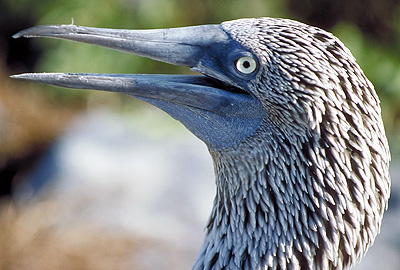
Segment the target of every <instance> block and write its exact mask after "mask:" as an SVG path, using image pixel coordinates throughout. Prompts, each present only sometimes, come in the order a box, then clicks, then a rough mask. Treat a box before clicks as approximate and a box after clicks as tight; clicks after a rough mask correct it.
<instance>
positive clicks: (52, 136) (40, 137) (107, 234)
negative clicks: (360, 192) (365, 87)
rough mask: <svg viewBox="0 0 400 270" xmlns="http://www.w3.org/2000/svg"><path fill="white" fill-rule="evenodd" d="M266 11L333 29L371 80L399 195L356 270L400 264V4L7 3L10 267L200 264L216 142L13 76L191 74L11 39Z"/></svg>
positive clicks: (237, 0) (1, 195) (1, 255)
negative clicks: (48, 30) (42, 29)
mask: <svg viewBox="0 0 400 270" xmlns="http://www.w3.org/2000/svg"><path fill="white" fill-rule="evenodd" d="M259 16H270V17H284V18H290V19H295V20H299V21H302V22H305V23H308V24H311V25H314V26H318V27H321V28H323V29H325V30H328V31H330V32H333V33H334V34H335V35H336V36H338V37H339V38H340V39H341V40H342V41H343V42H344V44H345V45H346V46H347V47H348V48H349V49H350V50H351V51H352V53H353V54H354V56H355V57H356V59H357V61H358V63H359V64H360V66H361V67H362V69H363V70H364V72H365V74H366V75H367V77H368V78H369V79H370V80H371V81H372V83H373V84H374V85H375V88H376V90H377V92H378V94H379V96H380V99H381V102H382V109H383V118H384V123H385V127H386V132H387V135H388V137H389V142H390V147H391V153H392V160H393V162H392V165H391V173H392V178H393V192H392V197H391V200H390V209H389V211H388V213H387V214H386V216H385V219H384V223H383V226H382V233H381V235H380V236H379V237H378V239H377V241H376V244H375V245H374V246H373V247H372V248H371V250H370V251H369V252H368V254H367V256H366V258H365V259H364V260H363V261H362V264H361V265H359V266H357V267H356V269H364V270H365V269H381V268H382V267H384V269H400V256H399V255H400V210H399V198H400V197H399V196H400V186H399V178H400V166H398V165H399V156H400V106H399V104H400V1H399V0H380V1H374V0H353V1H347V0H304V1H297V0H247V1H243V0H222V1H214V0H197V1H186V0H161V1H155V0H112V1H111V0H110V1H105V0H86V1H81V0H70V1H64V0H62V1H61V0H51V1H50V0H35V1H28V0H0V201H1V204H0V269H190V267H191V265H192V263H193V262H194V260H195V257H196V254H197V252H198V250H199V248H200V246H201V243H202V239H203V236H204V226H205V224H206V221H207V217H208V214H209V212H210V210H211V205H212V200H213V197H214V192H215V191H214V176H213V168H212V162H211V158H210V157H209V155H208V152H207V149H206V147H205V146H204V145H203V144H202V143H201V142H200V141H199V140H197V139H196V138H194V136H193V135H191V134H190V133H189V132H188V131H186V130H185V129H184V128H183V127H182V126H181V125H180V124H179V123H178V122H176V121H174V120H172V119H171V118H169V117H168V116H166V115H165V114H164V113H162V112H160V111H159V110H157V109H155V108H153V107H151V106H149V105H146V104H144V103H142V102H139V101H137V100H134V99H131V98H127V97H124V96H120V95H115V94H111V93H101V92H96V91H79V90H70V89H69V90H67V89H61V88H53V87H48V86H44V85H39V84H29V83H24V82H18V81H13V80H11V79H9V78H8V76H9V75H12V74H16V73H21V72H45V71H47V72H93V73H182V74H183V73H190V71H189V70H188V69H186V68H180V67H176V66H171V65H167V64H163V63H159V62H155V61H152V60H148V59H144V58H140V57H137V56H133V55H127V54H123V53H120V52H115V51H111V50H107V49H103V48H98V47H95V46H90V45H85V44H79V43H74V42H67V41H59V40H49V39H17V40H15V39H13V38H12V35H13V34H15V33H16V32H18V31H20V30H22V29H24V28H27V27H30V26H34V25H40V24H70V23H74V24H76V25H85V26H94V27H107V28H132V29H141V28H166V27H179V26H189V25H197V24H213V23H220V22H221V21H226V20H231V19H237V18H243V17H259Z"/></svg>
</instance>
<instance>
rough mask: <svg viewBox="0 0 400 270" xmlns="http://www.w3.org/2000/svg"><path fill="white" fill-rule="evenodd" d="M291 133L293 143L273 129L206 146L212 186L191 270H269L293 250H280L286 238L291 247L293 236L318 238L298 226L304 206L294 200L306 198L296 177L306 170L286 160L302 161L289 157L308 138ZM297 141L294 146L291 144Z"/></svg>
mask: <svg viewBox="0 0 400 270" xmlns="http://www.w3.org/2000/svg"><path fill="white" fill-rule="evenodd" d="M294 137H296V140H297V141H296V142H294V141H293V140H292V138H290V137H288V136H279V135H278V136H277V132H271V133H270V134H265V133H264V138H260V137H255V138H252V139H251V140H248V141H247V142H244V143H243V144H241V145H239V146H237V147H235V148H231V149H229V150H227V149H224V151H213V150H210V153H211V155H212V157H213V161H214V169H215V174H216V184H217V191H216V198H215V201H214V206H213V209H212V213H211V216H210V220H209V222H208V226H207V236H206V240H205V243H204V246H203V248H202V250H201V252H200V255H199V257H198V260H197V262H196V264H195V266H194V268H193V269H196V270H198V269H261V268H262V269H269V268H268V267H266V266H267V265H269V266H270V267H271V269H274V268H275V267H276V263H277V260H276V258H282V259H284V260H286V258H287V257H288V256H287V254H285V252H292V251H288V250H285V248H286V249H287V247H288V243H289V246H290V247H293V245H295V243H294V242H295V240H296V239H297V240H298V239H301V238H304V237H305V236H306V237H307V240H309V239H317V238H318V236H317V233H316V232H315V230H314V231H312V230H309V229H308V227H309V224H306V226H305V228H304V229H303V228H302V226H304V225H300V224H301V223H299V219H300V216H301V211H303V212H304V211H305V212H307V211H308V210H307V208H306V207H302V206H301V205H299V201H301V200H304V201H307V200H309V199H308V198H299V192H298V189H301V188H304V189H307V183H306V182H305V181H301V179H305V177H306V172H305V171H302V170H301V169H299V168H306V167H307V165H306V164H291V163H290V161H293V160H297V162H300V163H302V162H304V163H306V162H307V160H306V159H305V158H304V157H298V158H296V157H293V155H298V154H300V153H301V149H300V148H302V145H303V144H304V142H305V141H307V140H306V139H304V140H301V138H300V137H299V136H297V135H296V136H293V138H294ZM296 145H298V146H299V149H293V147H295V146H296ZM294 150H295V151H294ZM297 178H300V179H297ZM299 180H300V182H301V183H298V182H299ZM296 181H297V182H296ZM300 184H302V185H303V186H300ZM296 185H299V186H296ZM296 222H297V223H298V224H296ZM307 222H308V221H307ZM311 225H312V226H316V224H311ZM296 226H297V227H296ZM299 232H300V234H303V232H304V234H305V235H299ZM282 248H283V249H282ZM298 249H299V250H302V247H299V248H298ZM307 252H310V250H308V251H307ZM309 256H310V257H311V256H312V255H311V254H309ZM285 263H286V262H285ZM229 265H230V266H229ZM274 265H275V267H274ZM281 265H282V263H281ZM213 267H214V268H213Z"/></svg>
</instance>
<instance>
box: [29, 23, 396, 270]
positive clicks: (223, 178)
mask: <svg viewBox="0 0 400 270" xmlns="http://www.w3.org/2000/svg"><path fill="white" fill-rule="evenodd" d="M220 27H221V29H222V30H223V32H224V33H225V34H226V35H227V36H228V39H226V38H225V37H222V36H223V35H221V33H219V32H218V34H219V36H218V40H221V41H219V43H216V44H218V46H220V44H227V42H228V41H226V40H229V42H235V44H238V48H239V49H238V50H239V51H240V53H242V54H245V55H246V56H248V55H253V56H254V58H255V59H256V63H258V67H257V70H256V71H255V73H254V74H253V75H252V76H247V75H246V76H245V75H243V74H242V75H237V74H236V75H232V74H233V73H232V72H230V71H229V68H218V69H217V68H215V63H214V62H212V61H214V59H212V60H210V59H211V58H204V57H203V56H202V57H203V58H200V60H199V61H198V62H196V64H193V63H192V62H191V63H190V64H188V63H186V62H185V63H184V64H185V65H189V66H191V67H193V69H195V70H198V71H200V72H202V73H204V74H206V75H208V76H210V77H213V78H215V79H216V80H218V81H222V82H223V83H224V85H227V86H221V85H218V87H217V88H218V89H223V90H224V91H225V92H224V93H225V94H228V92H226V91H229V95H231V94H232V93H236V92H239V93H238V94H235V95H236V97H239V96H238V95H240V94H241V95H242V96H243V93H240V91H242V92H243V91H244V92H247V94H250V96H248V97H246V98H251V99H253V100H256V101H255V102H259V103H260V104H261V106H258V105H257V104H258V103H257V104H255V105H254V107H249V108H248V110H249V111H250V113H249V120H248V121H247V122H246V121H245V120H246V118H244V121H241V120H240V119H242V118H240V117H243V115H245V116H246V114H245V113H242V111H241V110H243V111H244V112H245V111H246V108H247V107H246V108H241V107H240V106H239V107H238V108H239V111H238V114H240V117H239V120H240V121H239V120H238V122H234V121H232V125H237V126H239V127H241V126H243V125H244V126H246V124H247V123H250V122H251V121H252V122H251V123H252V124H251V127H248V128H245V129H243V130H244V131H243V130H241V131H240V132H238V138H239V139H232V138H231V137H234V136H223V138H224V143H221V144H219V143H218V141H217V139H215V138H219V137H218V136H214V135H213V134H211V133H210V132H208V134H206V135H204V134H203V133H201V131H198V130H197V129H196V128H199V129H201V128H206V127H207V124H210V123H211V122H210V119H213V118H207V117H208V116H207V115H208V114H206V113H204V112H203V111H201V112H199V111H197V107H193V105H191V103H190V105H187V106H189V107H190V108H189V109H187V111H188V112H190V113H193V115H200V118H199V119H200V120H198V119H197V120H196V121H194V122H193V123H192V122H188V120H187V117H188V118H190V117H192V115H191V114H190V115H189V116H182V113H176V111H175V110H176V108H175V107H174V108H173V109H171V108H170V107H168V106H167V105H168V104H169V103H168V104H167V105H165V103H164V101H162V102H160V101H151V100H150V101H149V99H147V97H146V98H143V99H145V100H146V101H149V102H150V103H152V104H155V105H156V106H158V107H160V108H162V109H164V110H165V111H167V112H168V113H170V114H171V115H172V116H174V117H175V118H177V119H178V120H180V121H182V123H184V124H185V125H186V126H188V128H189V129H191V130H192V131H193V132H194V133H195V134H196V135H197V136H199V137H200V138H201V139H202V140H204V141H205V142H206V144H207V145H208V147H209V150H210V153H211V156H212V158H213V161H214V169H215V174H216V184H217V191H216V198H215V201H214V206H213V209H212V213H211V217H210V219H209V222H208V225H207V235H206V239H205V242H204V245H203V247H202V249H201V251H200V254H199V256H198V258H197V260H196V262H195V265H194V267H193V269H194V270H223V269H224V270H225V269H226V270H228V269H232V270H233V269H255V270H261V269H263V270H266V269H321V270H322V269H323V270H325V269H348V268H349V267H350V266H352V265H353V264H354V263H355V262H357V261H359V260H360V259H361V258H362V256H363V255H364V254H365V252H366V251H367V249H368V247H369V246H371V245H372V243H373V241H374V239H375V237H376V235H377V234H378V232H379V229H380V224H381V221H382V216H383V213H384V211H385V209H386V208H387V203H388V199H389V194H390V177H389V173H388V166H389V160H390V154H389V148H388V143H387V139H386V136H385V132H384V127H383V123H382V119H381V110H380V106H379V99H378V97H377V95H376V93H375V90H374V87H373V85H372V84H371V83H370V82H369V81H368V79H367V78H366V77H365V75H364V74H363V72H362V70H361V69H360V67H359V66H358V65H357V64H356V62H355V59H354V57H353V56H352V55H351V53H350V52H349V50H348V49H347V48H346V47H345V46H344V45H343V44H342V43H341V42H340V41H339V40H338V39H337V38H336V37H334V36H333V35H332V34H330V33H327V32H325V31H324V30H321V29H319V28H315V27H311V26H308V25H305V24H302V23H299V22H295V21H291V20H286V19H272V18H258V19H241V20H235V21H229V22H224V23H222V24H221V25H220ZM210 29H211V28H210ZM52 31H53V30H52ZM68 31H71V30H68ZM74 31H75V30H74ZM218 31H219V30H218ZM38 32H39V31H38ZM165 33H166V32H165ZM25 35H26V36H29V34H25ZM41 35H42V34H38V36H41ZM76 35H77V36H78V35H81V34H80V33H78V31H77V34H76ZM32 36H35V35H34V34H32ZM42 36H46V35H42ZM47 36H55V37H61V38H66V39H74V40H79V39H75V38H70V37H66V36H61V35H60V34H57V35H56V34H54V33H52V34H51V35H50V34H47ZM206 38H207V37H204V39H206ZM212 38H215V37H214V36H213V37H212ZM82 41H85V42H87V41H86V40H83V39H82ZM89 43H95V42H89ZM181 43H182V44H183V42H181ZM181 43H179V44H181ZM96 44H100V43H96ZM100 45H103V46H108V47H113V46H111V45H108V44H107V45H104V44H100ZM196 46H197V43H196ZM221 46H222V45H221ZM235 46H236V45H235ZM210 47H211V46H210ZM118 48H119V47H118ZM224 48H225V47H224ZM229 48H230V47H229ZM235 49H237V48H236V47H235ZM125 50H126V49H125ZM135 50H136V51H135V52H137V51H138V49H135ZM225 50H226V49H225ZM232 50H233V49H232ZM222 51H224V50H221V51H219V52H220V53H219V54H213V57H214V58H216V59H217V60H215V62H216V63H219V64H218V65H220V66H224V67H225V66H227V65H228V66H229V65H231V64H232V65H234V62H232V63H230V62H229V61H226V62H224V61H225V60H226V59H225V58H228V57H225V56H224V53H223V52H222ZM142 54H143V55H150V54H149V53H147V51H146V54H144V53H142ZM167 54H168V52H167ZM152 55H155V54H152ZM215 55H218V56H219V55H221V59H219V58H218V57H216V56H215ZM153 57H154V58H157V57H158V58H157V59H159V56H158V54H157V55H156V56H153ZM224 57H225V58H224ZM172 58H173V57H170V58H168V59H169V60H168V61H170V62H172V63H182V61H181V60H180V59H179V60H176V57H175V58H173V60H170V59H172ZM204 59H205V60H204ZM180 61H181V62H180ZM196 61H197V60H196ZM208 61H210V62H212V64H210V63H208ZM221 62H223V64H221ZM209 66H212V67H213V69H212V71H209V69H206V68H205V67H209ZM221 70H222V71H221ZM216 71H217V72H216ZM221 74H222V75H221ZM22 76H24V75H22ZM36 76H37V75H36ZM40 76H42V75H40ZM52 76H56V77H59V76H61V75H58V74H55V75H52ZM63 76H65V75H63ZM66 76H70V75H68V74H67V75H66ZM224 76H225V77H224ZM26 78H27V77H26ZM26 78H23V79H26ZM63 78H64V77H63ZM28 79H30V80H37V81H40V80H41V81H45V82H47V83H49V81H48V79H47V80H44V79H38V78H36V77H35V78H34V76H31V77H30V78H28ZM66 79H67V80H76V78H75V77H73V75H72V76H70V77H66ZM78 79H79V78H78ZM137 80H139V79H137ZM201 80H205V79H201ZM78 82H80V83H82V82H81V81H79V80H78ZM50 83H53V84H57V85H63V86H67V87H78V86H76V85H75V84H70V85H66V84H60V82H59V80H58V82H57V83H54V82H50ZM199 84H200V83H199ZM207 85H210V86H213V87H214V81H212V82H207ZM232 87H234V89H230V88H232ZM89 88H95V86H90V87H89ZM103 88H104V87H103ZM103 88H99V89H103ZM239 88H240V89H239ZM239 90H240V91H239ZM111 91H113V90H111ZM118 91H120V90H118ZM135 91H137V90H135ZM231 92H232V93H231ZM124 93H126V91H125V92H124ZM128 94H130V95H133V96H135V97H138V96H139V98H140V97H142V96H141V95H143V94H141V93H140V95H139V94H137V92H135V94H131V93H128ZM205 95H207V93H205ZM242 96H240V98H242ZM243 97H244V96H243ZM151 98H153V96H151ZM196 98H198V97H197V95H196ZM170 99H171V100H172V98H170ZM232 100H233V99H232ZM185 102H187V101H185ZM246 102H247V101H246ZM174 104H175V103H174ZM179 104H180V103H179ZM185 104H189V102H187V103H185ZM239 104H240V103H239ZM246 104H253V103H246ZM225 105H226V104H225ZM234 105H235V103H234V100H233V101H232V106H234ZM174 106H176V105H174ZM179 106H181V105H179ZM179 106H178V107H179ZM202 106H203V105H202ZM204 106H205V105H204ZM252 106H253V105H252ZM257 106H258V107H257ZM179 108H180V107H179ZM185 108H186V107H185ZM199 108H200V107H199ZM201 108H203V107H201ZM207 108H208V107H207ZM254 108H257V110H261V111H262V112H252V110H254ZM207 110H209V109H207ZM210 111H212V110H210ZM207 113H208V111H207ZM218 113H220V111H218ZM231 113H232V114H235V112H234V111H233V112H231ZM225 116H226V115H223V117H225ZM229 116H231V115H229ZM260 116H261V120H260V121H259V122H257V121H256V120H257V119H259V118H260ZM226 118H227V119H231V118H228V117H226ZM216 119H219V118H216ZM233 119H236V118H233ZM254 119H256V120H254ZM200 121H204V122H205V123H206V124H202V125H201V126H196V125H197V123H198V122H200ZM207 121H208V122H207ZM218 121H221V122H222V123H223V124H225V125H226V126H230V123H231V122H229V121H228V120H225V118H224V119H223V120H218ZM224 121H225V122H224ZM201 123H203V122H201ZM238 123H239V124H238ZM221 126H223V125H221ZM253 126H254V128H253ZM223 128H226V127H225V126H223ZM226 129H227V128H226ZM207 131H208V130H207ZM211 131H213V132H215V133H217V134H218V132H219V130H215V129H211ZM223 132H226V133H229V132H234V131H229V130H228V131H225V129H224V130H223ZM204 133H205V132H204ZM210 134H211V135H210ZM228 135H229V134H228ZM216 141H217V142H216Z"/></svg>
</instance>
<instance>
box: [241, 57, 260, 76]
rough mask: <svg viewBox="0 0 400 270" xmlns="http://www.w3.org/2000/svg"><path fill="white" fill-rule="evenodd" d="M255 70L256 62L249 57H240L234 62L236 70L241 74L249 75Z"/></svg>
mask: <svg viewBox="0 0 400 270" xmlns="http://www.w3.org/2000/svg"><path fill="white" fill-rule="evenodd" d="M256 68H257V62H256V60H254V59H253V58H251V57H249V56H243V57H240V58H239V59H238V60H236V69H237V70H238V71H239V72H241V73H243V74H250V73H252V72H254V70H256Z"/></svg>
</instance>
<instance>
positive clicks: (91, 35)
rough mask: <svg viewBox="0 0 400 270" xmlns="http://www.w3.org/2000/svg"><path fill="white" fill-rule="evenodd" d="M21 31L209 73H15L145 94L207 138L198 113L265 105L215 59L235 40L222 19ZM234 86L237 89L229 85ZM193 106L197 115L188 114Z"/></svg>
mask: <svg viewBox="0 0 400 270" xmlns="http://www.w3.org/2000/svg"><path fill="white" fill-rule="evenodd" d="M19 37H27V38H30V37H51V38H59V39H67V40H73V41H79V42H85V43H89V44H95V45H99V46H103V47H107V48H111V49H115V50H120V51H124V52H129V53H133V54H136V55H140V56H144V57H148V58H152V59H155V60H159V61H162V62H166V63H170V64H175V65H182V66H187V67H190V68H192V69H193V70H196V71H199V72H201V73H203V74H204V75H207V76H193V75H188V76H183V75H140V74H82V73H27V74H20V75H14V76H11V77H12V78H15V79H21V80H28V81H35V82H41V83H46V84H50V85H55V86H61V87H68V88H80V89H97V90H104V91H111V92H119V93H124V94H127V95H130V96H133V97H136V98H139V99H142V100H145V101H147V102H149V103H151V104H153V105H155V106H157V107H159V108H161V109H163V110H164V111H166V112H167V113H169V114H170V115H171V116H172V117H174V118H176V119H178V120H179V121H181V122H182V123H183V124H184V125H186V126H187V127H188V128H189V129H190V130H191V131H192V132H193V133H195V135H198V136H199V137H200V138H201V139H203V140H204V141H206V143H207V141H210V140H207V139H206V138H204V135H203V134H201V133H202V131H198V130H197V129H199V124H198V123H197V122H198V121H201V120H199V117H200V118H206V117H208V118H209V117H210V115H209V114H212V115H213V116H214V117H217V116H219V117H221V116H223V117H224V116H227V117H228V116H229V113H230V112H236V117H240V114H241V112H243V114H246V117H247V116H248V115H249V113H248V111H247V112H246V111H245V110H243V109H241V108H243V107H248V108H250V109H251V108H254V109H255V110H259V109H260V108H261V106H260V103H259V102H258V101H257V100H256V99H254V98H253V97H252V96H251V95H249V94H246V92H245V91H238V87H239V86H238V84H237V83H236V82H235V81H234V80H232V79H231V78H230V77H229V76H227V75H226V73H225V72H224V71H223V69H221V68H220V66H219V65H218V64H217V62H218V61H214V60H213V59H216V58H218V57H219V54H221V52H223V51H224V50H226V49H227V48H230V47H231V46H232V42H233V41H232V40H231V38H230V37H229V36H228V34H227V33H226V32H225V31H224V30H223V29H222V28H221V26H220V25H201V26H192V27H182V28H172V29H155V30H120V29H103V28H93V27H81V26H75V25H46V26H37V27H32V28H28V29H26V30H23V31H21V32H19V33H17V34H15V35H14V38H19ZM235 46H237V45H235ZM227 85H228V86H229V87H226V86H227ZM232 88H235V89H236V90H235V91H232V90H228V89H232ZM238 92H239V93H238ZM259 111H260V110H259ZM193 112H194V114H195V115H196V116H189V115H188V114H193ZM259 114H260V113H256V114H255V115H254V116H252V117H253V118H254V119H257V123H258V122H259V121H260V119H259V118H260V117H261V116H260V115H259ZM262 116H263V115H262ZM193 121H195V122H196V123H194V122H193ZM254 121H255V120H254Z"/></svg>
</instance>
